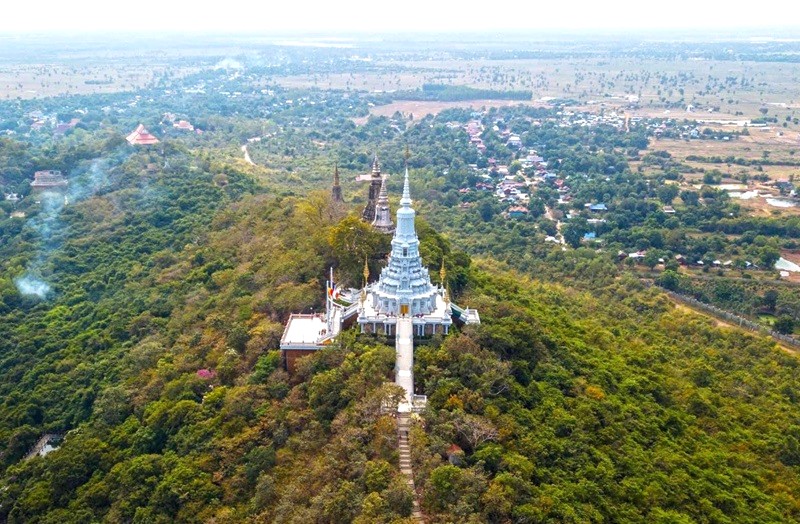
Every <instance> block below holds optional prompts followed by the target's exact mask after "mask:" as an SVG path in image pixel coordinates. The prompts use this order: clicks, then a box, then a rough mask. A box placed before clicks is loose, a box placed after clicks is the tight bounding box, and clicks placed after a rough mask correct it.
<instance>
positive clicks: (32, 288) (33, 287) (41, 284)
mask: <svg viewBox="0 0 800 524" xmlns="http://www.w3.org/2000/svg"><path fill="white" fill-rule="evenodd" d="M14 285H15V286H17V290H18V291H19V293H20V295H28V296H30V295H34V296H37V297H39V298H40V299H45V298H47V294H48V293H50V284H48V283H47V282H45V281H44V280H41V279H39V278H36V277H34V276H32V275H31V274H29V273H28V272H26V273H25V275H24V276H22V277H18V278H15V279H14Z"/></svg>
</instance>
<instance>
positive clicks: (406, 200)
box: [400, 164, 414, 207]
mask: <svg viewBox="0 0 800 524" xmlns="http://www.w3.org/2000/svg"><path fill="white" fill-rule="evenodd" d="M413 203H414V202H413V201H412V200H411V189H410V188H409V186H408V164H406V174H405V179H404V180H403V197H402V198H401V199H400V205H401V206H403V207H411V204H413Z"/></svg>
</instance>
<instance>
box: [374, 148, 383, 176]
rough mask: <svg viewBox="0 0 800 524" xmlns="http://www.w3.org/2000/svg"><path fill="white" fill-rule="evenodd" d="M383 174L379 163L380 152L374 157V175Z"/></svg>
mask: <svg viewBox="0 0 800 524" xmlns="http://www.w3.org/2000/svg"><path fill="white" fill-rule="evenodd" d="M380 174H381V165H380V164H379V163H378V153H375V156H374V157H373V158H372V176H373V177H374V176H375V175H378V176H380Z"/></svg>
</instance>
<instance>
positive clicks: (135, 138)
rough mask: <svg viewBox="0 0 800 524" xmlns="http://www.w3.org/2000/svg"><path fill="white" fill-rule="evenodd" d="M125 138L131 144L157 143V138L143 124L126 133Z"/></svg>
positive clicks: (145, 144) (146, 144)
mask: <svg viewBox="0 0 800 524" xmlns="http://www.w3.org/2000/svg"><path fill="white" fill-rule="evenodd" d="M125 140H127V141H128V143H129V144H130V145H132V146H152V145H153V144H158V139H157V138H156V137H154V136H153V135H151V134H150V131H148V130H147V129H145V127H144V125H143V124H139V127H137V128H136V130H135V131H134V132H133V133H131V134H130V135H128V136H127V137H126V138H125Z"/></svg>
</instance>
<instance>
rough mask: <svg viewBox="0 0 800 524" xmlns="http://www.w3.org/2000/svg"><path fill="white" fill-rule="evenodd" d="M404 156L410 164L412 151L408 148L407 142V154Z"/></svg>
mask: <svg viewBox="0 0 800 524" xmlns="http://www.w3.org/2000/svg"><path fill="white" fill-rule="evenodd" d="M404 156H405V157H406V164H408V159H409V158H410V157H411V151H409V149H408V144H406V154H405V155H404Z"/></svg>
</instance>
